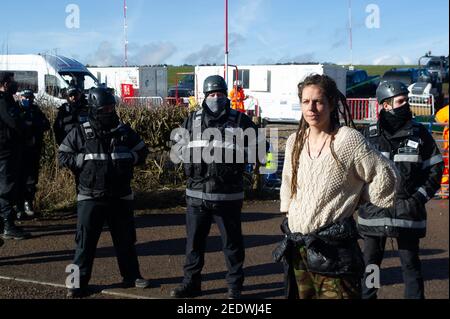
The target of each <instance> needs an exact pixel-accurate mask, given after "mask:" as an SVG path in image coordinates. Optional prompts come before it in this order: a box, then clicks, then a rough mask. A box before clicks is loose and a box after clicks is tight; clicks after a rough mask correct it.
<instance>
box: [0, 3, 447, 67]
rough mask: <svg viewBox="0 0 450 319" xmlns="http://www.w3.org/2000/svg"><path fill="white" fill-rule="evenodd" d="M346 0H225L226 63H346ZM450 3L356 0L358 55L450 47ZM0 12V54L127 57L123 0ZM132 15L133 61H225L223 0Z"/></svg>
mask: <svg viewBox="0 0 450 319" xmlns="http://www.w3.org/2000/svg"><path fill="white" fill-rule="evenodd" d="M348 3H349V0H320V1H319V0H316V1H305V0H229V16H230V28H229V32H230V63H231V64H266V63H278V62H333V63H339V64H343V63H349V62H350V56H351V55H350V41H349V32H348V25H349V18H348V17H349V13H348ZM18 4H19V5H18ZM71 4H74V5H76V6H77V7H76V8H79V13H80V15H79V18H80V19H79V26H78V25H77V21H76V19H72V18H73V17H74V15H73V14H74V13H76V12H75V11H73V9H72V8H73V6H72V7H71V6H69V7H68V5H71ZM66 10H67V11H68V12H66ZM448 11H449V1H448V0H429V1H420V2H419V1H416V0H414V1H411V0H373V1H362V0H352V13H353V14H352V17H353V61H354V64H416V63H417V59H418V58H419V57H420V56H421V55H423V54H424V53H425V52H427V51H430V50H431V51H432V53H433V54H436V55H448V51H449V14H448ZM378 12H379V15H378V14H377V13H378ZM1 17H2V18H1V25H2V27H1V28H0V53H1V54H5V53H6V52H9V53H11V54H12V53H20V54H25V53H55V52H57V53H58V54H62V55H66V56H70V57H74V58H76V59H78V60H80V61H81V62H83V63H85V64H93V65H105V66H107V65H122V64H123V63H124V53H123V52H124V49H123V47H124V45H123V42H124V35H123V34H124V32H123V0H73V1H70V0H69V1H64V0H40V1H35V0H21V1H19V2H14V1H2V5H1ZM67 21H68V22H69V25H67V23H66V22H67ZM128 24H129V28H128V33H129V42H130V44H129V63H130V64H174V65H180V64H206V63H221V64H223V62H224V33H225V32H224V0H191V1H186V0H165V1H162V0H128Z"/></svg>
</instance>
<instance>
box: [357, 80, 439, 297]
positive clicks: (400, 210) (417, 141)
mask: <svg viewBox="0 0 450 319" xmlns="http://www.w3.org/2000/svg"><path fill="white" fill-rule="evenodd" d="M408 93H409V92H408V89H407V87H406V86H405V85H404V84H403V83H401V82H399V81H386V82H382V83H381V84H380V86H379V88H378V90H377V99H378V102H379V104H380V106H382V110H381V112H380V119H379V121H378V122H377V123H375V124H372V125H370V126H369V127H368V128H367V129H366V130H365V136H366V138H367V139H368V141H369V142H370V144H371V145H373V146H374V147H375V148H376V149H378V150H379V151H380V152H381V153H382V154H383V155H384V156H386V157H388V158H390V159H391V160H392V161H393V162H394V164H395V166H396V167H397V169H398V171H399V174H400V183H399V185H398V189H397V200H396V205H395V208H394V209H390V210H384V209H380V208H378V207H376V206H374V205H372V204H365V205H363V206H361V207H360V208H359V218H358V228H359V232H360V234H361V235H362V236H363V237H364V259H365V263H366V266H368V265H377V266H380V265H381V262H382V260H383V254H384V247H385V244H386V238H387V237H393V238H396V239H397V243H398V250H399V254H400V260H401V263H402V270H403V279H404V282H405V298H407V299H422V298H424V297H425V296H424V282H423V277H422V272H421V263H420V259H419V241H420V238H423V237H425V235H426V224H427V216H426V209H425V204H426V203H427V202H428V201H429V200H430V199H431V198H433V196H434V195H435V193H436V192H437V191H438V190H439V188H440V181H441V177H442V171H443V169H444V163H443V158H442V155H441V153H440V152H439V149H438V147H437V145H436V143H435V141H434V140H433V137H432V136H431V134H430V133H429V132H428V130H427V129H426V128H425V127H424V126H423V125H421V124H419V123H417V122H415V121H414V120H413V115H412V112H411V109H410V105H409V99H408ZM369 275H370V273H366V275H365V277H364V279H363V298H365V299H374V298H376V297H377V289H376V288H372V287H368V285H367V282H366V281H367V278H368V276H369ZM369 286H370V285H369Z"/></svg>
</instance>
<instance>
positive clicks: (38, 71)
mask: <svg viewBox="0 0 450 319" xmlns="http://www.w3.org/2000/svg"><path fill="white" fill-rule="evenodd" d="M0 71H10V72H13V73H14V78H15V80H16V81H17V82H18V83H19V91H21V90H24V89H31V90H33V92H35V93H36V100H37V101H38V102H39V103H46V104H50V105H54V106H56V107H59V106H61V105H62V104H63V103H65V102H66V100H65V98H64V90H65V89H67V88H68V87H69V86H70V85H74V86H76V87H78V88H80V89H83V90H88V89H90V88H92V87H95V86H97V85H98V81H97V79H96V78H95V76H94V75H92V73H91V72H89V70H88V69H87V68H86V67H85V66H84V65H83V64H81V63H80V62H78V61H76V60H74V59H71V58H66V57H63V56H56V55H41V54H36V55H31V54H29V55H0Z"/></svg>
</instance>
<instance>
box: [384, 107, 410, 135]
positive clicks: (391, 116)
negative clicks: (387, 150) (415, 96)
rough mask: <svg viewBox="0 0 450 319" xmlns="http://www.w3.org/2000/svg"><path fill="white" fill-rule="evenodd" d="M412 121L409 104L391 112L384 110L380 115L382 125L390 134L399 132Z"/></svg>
mask: <svg viewBox="0 0 450 319" xmlns="http://www.w3.org/2000/svg"><path fill="white" fill-rule="evenodd" d="M411 119H412V112H411V109H410V106H409V103H406V104H405V105H403V106H401V107H399V108H396V109H392V110H390V111H386V110H384V109H383V110H382V111H381V113H380V121H381V125H382V126H383V128H384V129H386V130H387V131H388V132H389V133H395V132H397V131H398V130H399V129H401V128H402V127H403V126H404V125H405V124H406V123H407V122H408V121H410V120H411Z"/></svg>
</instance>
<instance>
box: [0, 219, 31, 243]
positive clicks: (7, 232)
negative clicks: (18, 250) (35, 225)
mask: <svg viewBox="0 0 450 319" xmlns="http://www.w3.org/2000/svg"><path fill="white" fill-rule="evenodd" d="M30 237H31V234H30V233H27V232H25V231H23V230H22V229H21V228H20V227H17V226H16V225H14V223H5V229H4V231H3V239H14V240H23V239H28V238H30Z"/></svg>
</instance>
